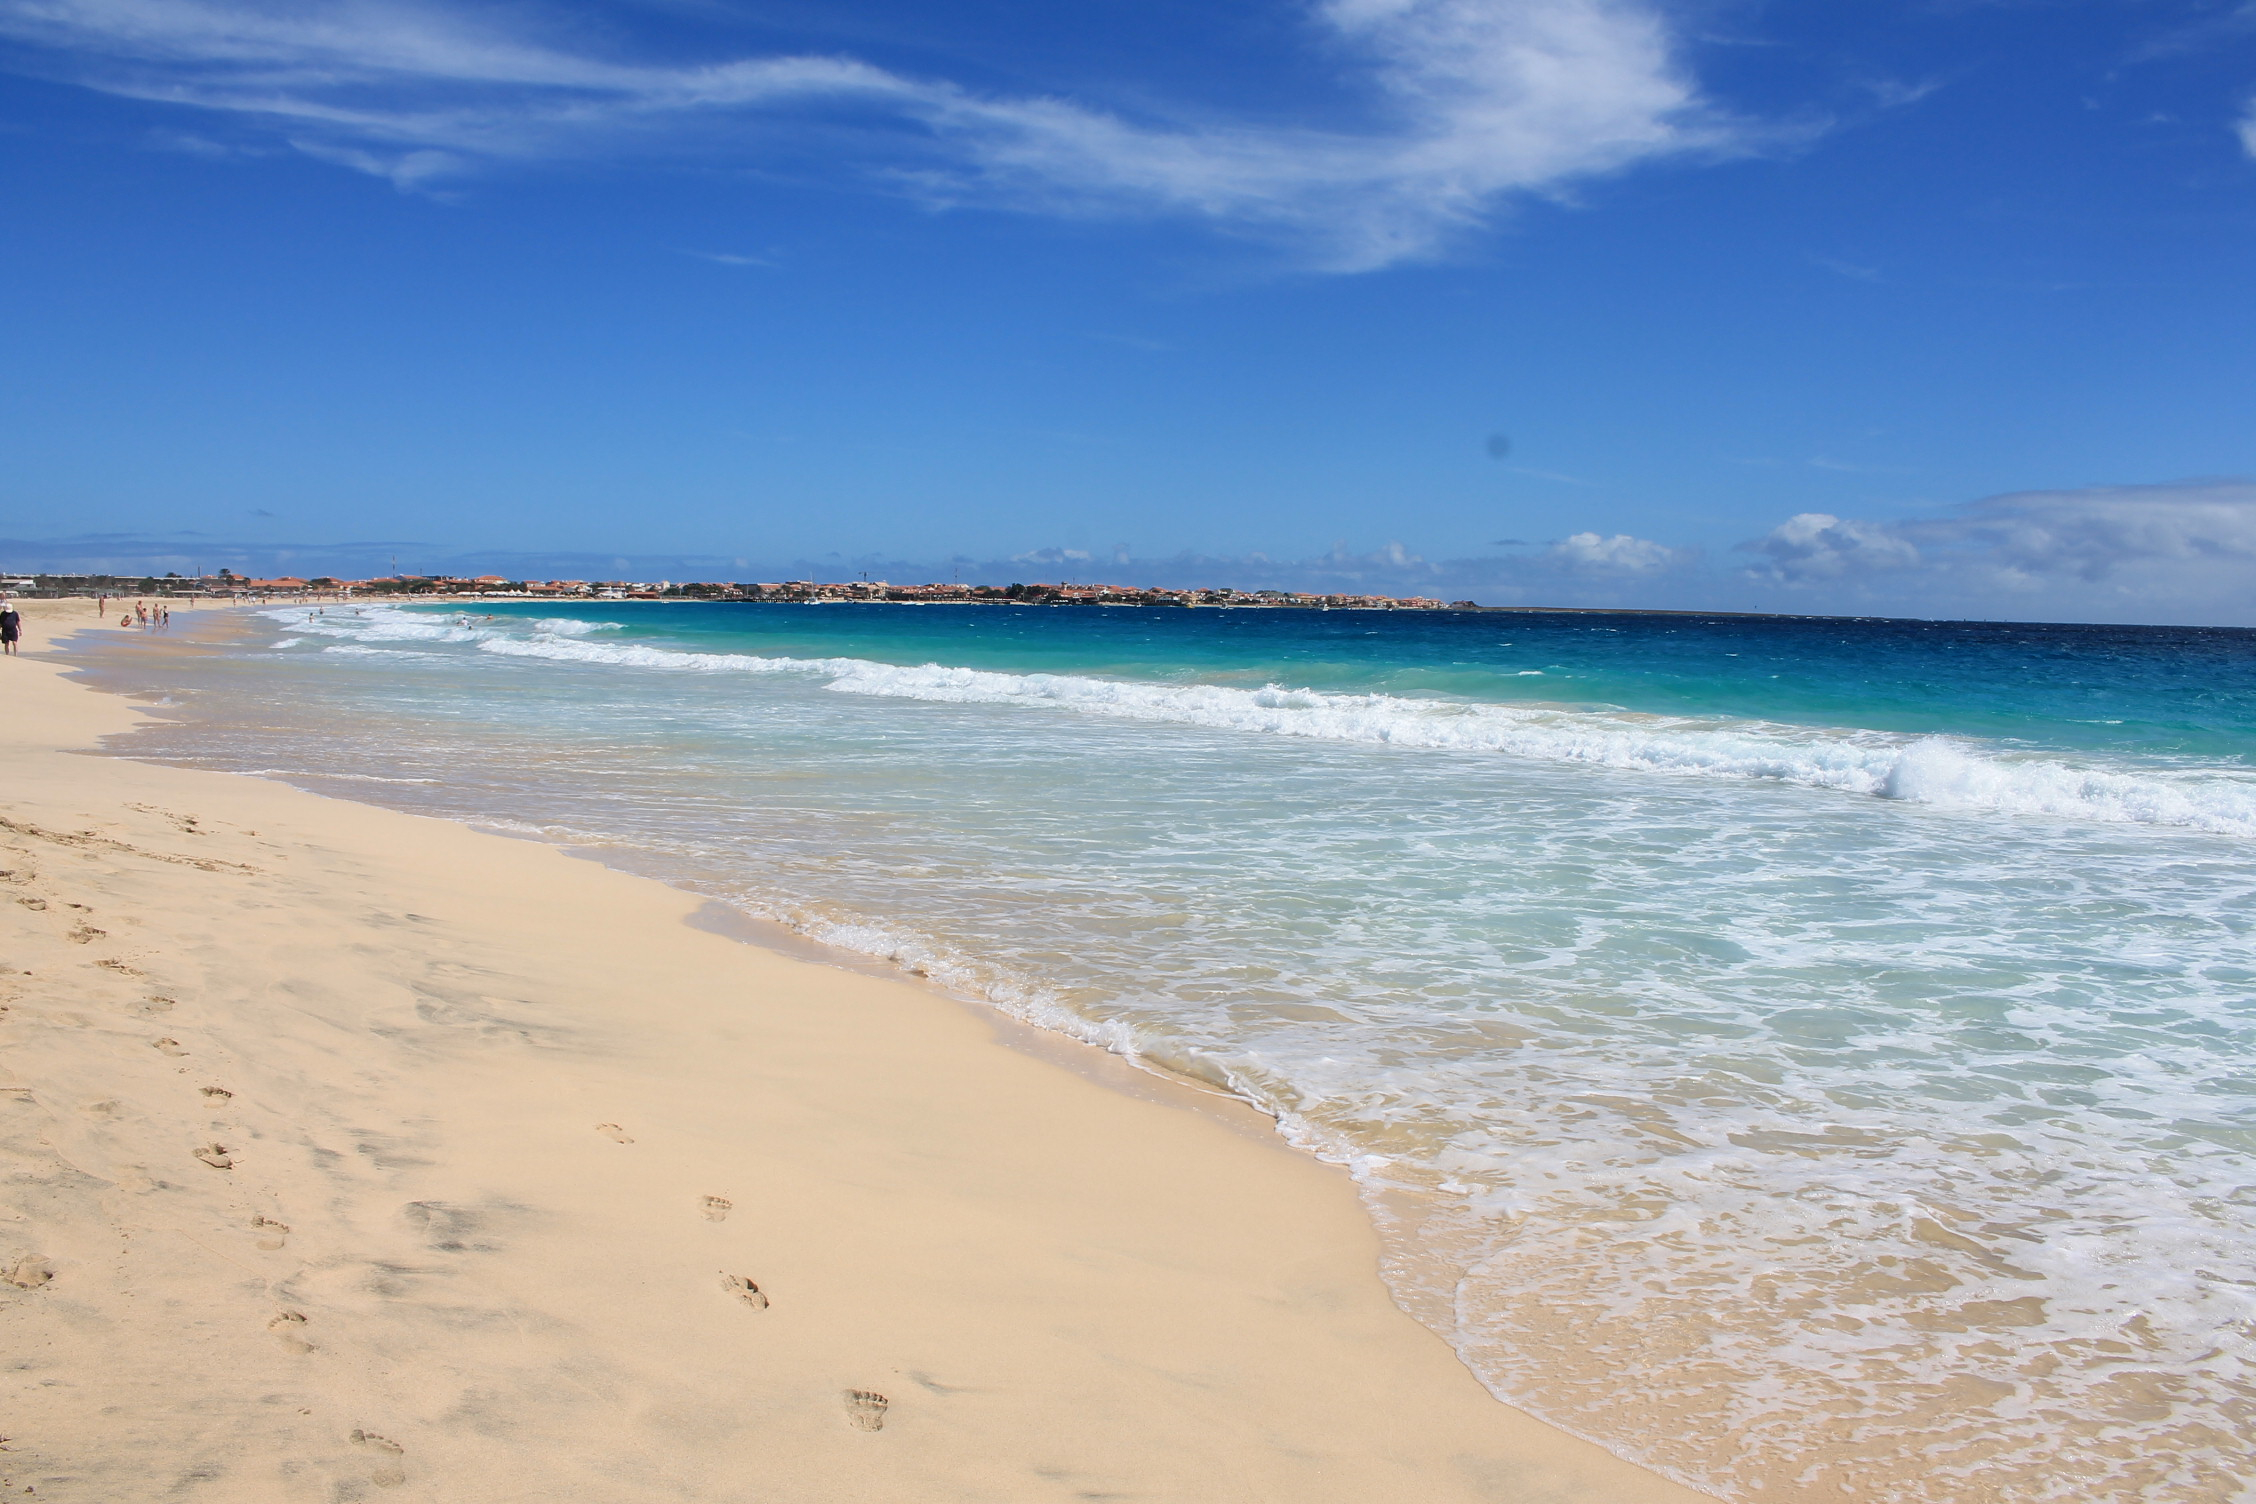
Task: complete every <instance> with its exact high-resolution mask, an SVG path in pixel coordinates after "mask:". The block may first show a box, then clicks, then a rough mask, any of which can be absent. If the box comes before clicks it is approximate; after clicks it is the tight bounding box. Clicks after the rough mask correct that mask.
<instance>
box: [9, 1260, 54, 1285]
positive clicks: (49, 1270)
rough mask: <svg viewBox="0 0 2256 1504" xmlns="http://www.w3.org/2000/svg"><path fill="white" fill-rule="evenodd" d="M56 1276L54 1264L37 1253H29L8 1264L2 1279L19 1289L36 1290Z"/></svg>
mask: <svg viewBox="0 0 2256 1504" xmlns="http://www.w3.org/2000/svg"><path fill="white" fill-rule="evenodd" d="M54 1277H55V1269H54V1266H53V1265H51V1264H49V1263H48V1262H47V1261H46V1260H45V1259H43V1258H41V1257H40V1256H39V1255H38V1254H36V1253H27V1254H25V1255H24V1256H23V1257H22V1258H20V1259H17V1260H16V1261H15V1262H14V1263H13V1264H10V1265H9V1266H8V1270H7V1272H6V1273H5V1274H0V1279H4V1280H6V1281H7V1282H8V1283H9V1284H11V1285H14V1286H15V1287H16V1288H17V1289H19V1290H36V1289H38V1288H39V1287H40V1286H41V1285H44V1284H46V1283H47V1282H48V1281H49V1280H51V1279H53V1278H54Z"/></svg>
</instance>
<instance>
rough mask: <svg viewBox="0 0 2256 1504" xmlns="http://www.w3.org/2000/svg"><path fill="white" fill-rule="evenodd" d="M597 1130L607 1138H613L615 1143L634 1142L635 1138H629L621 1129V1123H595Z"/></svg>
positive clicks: (612, 1140)
mask: <svg viewBox="0 0 2256 1504" xmlns="http://www.w3.org/2000/svg"><path fill="white" fill-rule="evenodd" d="M595 1131H596V1132H598V1133H600V1134H602V1135H603V1136H604V1137H605V1138H607V1139H609V1140H611V1142H612V1143H614V1144H631V1143H633V1142H634V1140H633V1139H631V1138H629V1137H628V1136H627V1135H626V1134H625V1133H623V1132H621V1131H620V1129H619V1125H618V1124H617V1123H598V1124H596V1125H595Z"/></svg>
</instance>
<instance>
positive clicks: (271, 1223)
mask: <svg viewBox="0 0 2256 1504" xmlns="http://www.w3.org/2000/svg"><path fill="white" fill-rule="evenodd" d="M251 1227H252V1229H253V1230H254V1231H256V1232H258V1233H260V1234H262V1236H261V1237H260V1238H259V1240H258V1246H259V1247H260V1248H261V1249H263V1250H265V1251H266V1252H268V1253H273V1252H274V1251H275V1250H276V1249H278V1248H280V1247H282V1245H283V1244H284V1243H286V1242H288V1241H289V1237H290V1224H289V1223H287V1222H277V1221H275V1220H274V1219H273V1218H272V1217H253V1218H251ZM299 1319H300V1320H303V1319H304V1318H303V1317H300V1318H299Z"/></svg>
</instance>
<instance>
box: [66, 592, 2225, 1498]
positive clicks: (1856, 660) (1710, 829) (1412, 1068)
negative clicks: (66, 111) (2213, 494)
mask: <svg viewBox="0 0 2256 1504" xmlns="http://www.w3.org/2000/svg"><path fill="white" fill-rule="evenodd" d="M237 620H238V621H242V622H246V623H247V627H246V630H244V631H241V632H237V633H233V634H220V635H206V636H203V637H198V638H192V639H189V640H187V641H186V642H184V643H175V644H173V646H174V647H175V648H179V649H180V651H171V652H165V653H163V654H162V655H161V661H159V655H157V654H155V653H152V652H151V651H150V649H151V648H152V647H154V646H155V644H154V643H153V642H151V641H150V640H148V639H140V638H122V639H121V638H111V639H107V640H95V639H91V638H88V639H81V640H80V643H79V644H78V645H76V646H74V647H73V648H72V650H71V651H72V654H73V656H74V657H75V658H76V659H78V661H80V662H81V663H83V664H85V665H87V666H88V667H89V668H90V670H92V671H93V672H95V673H96V674H97V675H98V676H99V677H101V678H102V679H103V680H104V681H105V682H107V683H110V684H111V685H113V686H115V687H123V688H128V689H140V690H144V691H146V692H148V693H151V694H158V695H161V697H162V699H161V704H160V706H159V708H160V710H161V714H160V715H159V716H157V717H154V718H152V721H151V724H150V725H149V726H148V727H147V728H145V729H143V730H141V731H139V732H137V733H135V734H134V735H133V736H131V737H129V738H126V739H124V740H122V741H121V742H119V743H117V744H116V747H115V750H118V751H121V752H124V753H126V754H128V755H133V756H141V757H153V758H158V759H162V760H166V761H174V762H180V763H184V764H189V765H194V766H199V767H208V768H218V769H224V770H229V771H234V772H240V773H251V774H258V775H261V776H267V777H276V778H283V779H287V780H289V781H290V782H293V783H296V784H300V785H302V786H304V787H307V788H310V789H315V790H318V791H320V792H323V793H328V794H335V795H338V796H342V797H348V798H354V799H361V800H368V801H372V802H378V803H383V804H387V805H393V806H396V807H400V808H404V809H410V810H416V811H421V812H426V813H432V814H439V815H445V816H449V817H452V818H455V819H460V820H464V821H468V822H471V823H474V824H477V825H480V826H483V827H485V828H489V829H496V830H501V831H506V832H511V833H514V834H518V835H522V836H526V837H530V838H535V839H539V840H544V841H552V842H557V843H560V844H563V845H566V846H570V847H573V848H576V849H581V850H585V851H589V852H591V853H595V854H599V855H601V856H602V857H603V858H604V859H605V860H609V861H612V862H614V863H616V864H617V865H620V866H624V867H629V868H631V869H632V870H636V871H640V872H645V873H649V874H651V875H653V876H658V877H661V878H664V879H665V880H667V881H670V882H673V883H675V884H677V885H679V886H682V887H684V888H688V889H691V890H694V891H696V892H699V893H703V894H705V895H707V896H709V897H711V898H713V899H715V900H717V901H720V902H724V903H727V904H729V905H732V906H734V907H735V908H737V909H740V910H742V911H743V912H745V913H747V914H749V915H752V916H756V917H759V918H763V919H769V920H773V921H777V922H780V923H782V924H785V925H788V926H791V927H792V928H794V929H796V930H798V931H800V932H802V933H804V934H806V935H807V936H809V937H812V938H813V939H816V940H819V941H822V942H824V943H826V944H828V945H830V946H833V947H838V948H841V949H843V950H846V951H850V952H855V953H858V954H860V955H862V956H866V957H870V958H875V959H877V960H880V961H883V962H887V963H890V964H892V965H894V966H897V967H899V968H901V969H902V970H904V971H906V972H909V973H913V974H915V975H918V976H921V977H924V978H927V979H929V980H930V982H931V983H932V984H933V985H936V986H938V987H941V988H944V989H946V990H947V991H950V992H952V993H956V994H958V995H961V996H964V997H967V998H971V999H976V1000H979V1001H982V1002H985V1003H989V1004H992V1005H993V1006H995V1007H998V1008H1001V1009H1003V1010H1005V1011H1007V1012H1009V1013H1011V1014H1014V1015H1016V1016H1018V1017H1019V1018H1022V1019H1025V1020H1028V1021H1031V1022H1033V1023H1036V1024H1039V1025H1042V1026H1044V1027H1047V1028H1051V1029H1056V1030H1061V1031H1064V1032H1066V1033H1069V1034H1072V1035H1075V1036H1078V1037H1080V1038H1082V1039H1086V1040H1089V1041H1092V1042H1095V1043H1098V1044H1102V1045H1104V1046H1105V1047H1107V1048H1109V1049H1112V1050H1115V1051H1117V1052H1119V1053H1121V1054H1123V1055H1126V1056H1129V1057H1130V1058H1132V1059H1135V1060H1138V1061H1140V1062H1143V1063H1145V1064H1148V1065H1150V1066H1153V1067H1154V1068H1158V1069H1164V1070H1166V1071H1170V1072H1175V1073H1179V1074H1182V1075H1186V1076H1190V1077H1194V1078H1196V1079H1198V1080H1200V1081H1203V1082H1207V1083H1210V1084H1212V1085H1214V1086H1217V1087H1220V1088H1222V1089H1225V1090H1227V1091H1230V1092H1232V1093H1235V1094H1236V1095H1238V1096H1241V1097H1243V1098H1244V1099H1246V1100H1247V1101H1249V1102H1252V1103H1254V1104H1256V1105H1258V1106H1259V1107H1261V1108H1262V1109H1263V1110H1264V1111H1267V1112H1269V1113H1271V1114H1273V1115H1274V1116H1275V1118H1276V1120H1277V1123H1278V1127H1279V1131H1280V1132H1282V1133H1283V1134H1285V1135H1286V1136H1287V1137H1288V1138H1290V1139H1291V1140H1292V1141H1293V1142H1294V1143H1296V1144H1299V1145H1302V1146H1304V1147H1305V1148H1307V1149H1308V1150H1309V1151H1311V1152H1313V1153H1316V1154H1319V1155H1321V1156H1323V1157H1325V1158H1327V1159H1330V1160H1333V1161H1335V1162H1337V1163H1338V1164H1340V1165H1342V1166H1344V1167H1346V1169H1347V1170H1348V1171H1349V1173H1351V1174H1352V1175H1353V1176H1354V1178H1355V1180H1356V1182H1357V1183H1358V1185H1359V1186H1360V1187H1361V1189H1362V1192H1363V1194H1364V1197H1365V1200H1366V1202H1367V1204H1368V1205H1369V1206H1370V1208H1371V1211H1372V1214H1373V1216H1374V1218H1375V1219H1376V1220H1377V1223H1378V1226H1379V1228H1380V1231H1381V1233H1382V1236H1383V1239H1384V1242H1385V1247H1386V1250H1387V1251H1386V1265H1385V1270H1384V1272H1385V1275H1386V1277H1387V1279H1388V1281H1389V1282H1390V1284H1391V1287H1392V1289H1393V1290H1394V1293H1395V1296H1396V1298H1397V1300H1398V1301H1399V1302H1400V1303H1401V1304H1402V1305H1403V1307H1404V1308H1405V1309H1406V1310H1408V1311H1409V1312H1410V1313H1411V1314H1413V1315H1414V1316H1416V1317H1417V1318H1419V1319H1420V1320H1421V1321H1423V1322H1425V1323H1426V1324H1427V1325H1428V1326H1430V1327H1431V1328H1433V1329H1434V1330H1435V1331H1437V1332H1439V1333H1440V1334H1441V1335H1442V1336H1443V1337H1445V1338H1446V1339H1447V1340H1448V1341H1449V1342H1450V1343H1452V1344H1453V1345H1454V1346H1455V1348H1456V1349H1457V1351H1458V1352H1459V1353H1460V1354H1462V1355H1463V1357H1464V1360H1465V1361H1466V1363H1467V1364H1468V1365H1470V1366H1471V1367H1472V1369H1473V1370H1474V1371H1475V1372H1476V1373H1478V1374H1479V1375H1480V1377H1481V1378H1482V1380H1483V1381H1484V1382H1485V1383H1487V1384H1488V1385H1489V1387H1490V1388H1491V1389H1492V1390H1493V1391H1494V1392H1495V1393H1496V1394H1497V1395H1498V1396H1499V1397H1500V1398H1503V1399H1505V1400H1507V1401H1509V1402H1510V1403H1512V1404H1514V1405H1518V1406H1520V1407H1522V1408H1523V1409H1526V1410H1528V1411H1530V1412H1532V1413H1534V1414H1536V1415H1538V1416H1541V1417H1543V1418H1544V1419H1546V1420H1549V1421H1551V1422H1553V1423H1555V1424H1557V1425H1560V1426H1562V1427H1565V1428H1566V1429H1568V1430H1571V1431H1574V1432H1576V1433H1578V1434H1580V1435H1583V1436H1586V1437H1589V1438H1591V1439H1593V1440H1596V1441H1598V1442H1600V1443H1602V1444H1603V1445H1605V1446H1607V1447H1609V1448H1611V1449H1613V1450H1614V1451H1616V1452H1619V1453H1621V1454H1622V1455H1624V1456H1628V1457H1631V1458H1634V1459H1636V1460H1639V1461H1641V1462H1644V1463H1646V1464H1648V1465H1650V1466H1653V1467H1656V1468H1658V1469H1660V1470H1662V1471H1664V1472H1666V1473H1668V1474H1670V1475H1671V1476H1674V1477H1676V1478H1679V1479H1681V1480H1683V1481H1685V1482H1688V1483H1691V1484H1693V1485H1695V1486H1698V1487H1702V1488H1706V1489H1708V1490H1710V1491H1712V1492H1715V1493H1717V1494H1719V1495H1722V1496H1724V1497H1727V1498H1733V1499H1787V1498H1792V1499H1827V1498H1847V1499H1856V1500H1875V1501H1877V1500H1887V1501H1921V1504H1924V1501H1936V1504H1941V1501H1951V1504H1968V1501H1986V1500H1996V1501H2015V1504H2019V1501H2037V1500H2070V1499H2073V1500H2078V1501H2085V1504H2102V1501H2105V1504H2113V1501H2131V1500H2138V1501H2156V1504H2161V1501H2170V1504H2176V1501H2197V1500H2199V1501H2208V1500H2217V1501H2223V1500H2232V1499H2246V1498H2249V1497H2251V1496H2252V1489H2256V1442H2252V1440H2251V1438H2252V1437H2256V1403H2252V1402H2256V1371H2252V1369H2251V1358H2252V1356H2256V1226H2252V1223H2256V938H2252V930H2256V632H2251V631H2237V630H2222V629H2193V628H2138V627H2076V626H2025V625H2003V624H1985V623H1927V622H1900V621H1864V620H1843V619H1795V618H1728V617H1702V616H1651V615H1626V614H1624V615H1615V614H1602V613H1538V614H1520V613H1480V612H1376V611H1329V612H1323V611H1306V610H1221V611H1217V610H1180V609H1176V610H1169V609H1138V608H1025V607H919V606H887V605H822V606H782V605H775V606H769V605H727V604H711V605H707V604H686V603H685V604H671V603H635V602H597V603H586V604H576V605H572V606H568V607H558V606H554V605H549V604H540V605H514V604H513V605H484V604H481V605H477V606H474V607H470V608H467V609H446V608H440V607H392V606H364V607H357V608H356V607H337V606H330V607H325V608H306V607H289V608H276V609H270V610H266V611H264V612H262V613H257V614H254V615H251V616H249V617H247V618H237ZM184 624H185V623H184ZM1089 1173H1090V1174H1091V1175H1102V1174H1103V1173H1104V1169H1103V1166H1101V1165H1092V1166H1090V1167H1089ZM1155 1319H1164V1317H1163V1315H1161V1314H1157V1313H1155Z"/></svg>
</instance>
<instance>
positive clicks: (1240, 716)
mask: <svg viewBox="0 0 2256 1504" xmlns="http://www.w3.org/2000/svg"><path fill="white" fill-rule="evenodd" d="M271 614H273V615H275V616H276V617H277V618H278V619H284V620H287V621H289V622H290V624H291V625H292V626H296V627H302V628H308V629H311V630H314V631H326V632H330V633H333V634H335V635H340V636H350V637H354V638H358V639H361V640H363V641H382V642H410V641H417V642H448V643H474V644H475V645H476V646H477V648H478V649H479V650H480V651H483V652H487V653H495V654H500V655H503V656H506V657H515V658H542V659H549V660H552V661H556V662H565V663H586V664H598V665H604V666H608V667H615V668H635V669H649V670H655V671H659V672H664V673H693V674H789V675H799V676H806V677H811V678H827V679H828V680H829V682H828V684H827V685H826V686H825V687H826V688H828V689H831V690H835V691H837V692H839V693H841V694H860V695H874V696H883V697H888V698H894V699H911V700H927V701H940V702H946V703H951V704H966V705H1016V706H1023V707H1029V708H1047V709H1059V710H1068V711H1072V712H1075V713H1077V714H1082V715H1095V716H1104V717H1108V718H1111V719H1118V720H1131V721H1144V722H1152V723H1159V724H1169V725H1182V726H1201V727H1207V728H1210V729H1214V730H1226V731H1246V732H1257V733H1261V734H1264V735H1271V736H1292V737H1304V738H1308V739H1311V740H1318V741H1336V742H1357V743H1364V744H1375V745H1384V746H1394V747H1412V748H1421V749H1429V750H1436V751H1454V752H1494V753H1503V754H1506V755H1510V756H1514V757H1525V758H1529V759H1533V760H1536V761H1542V762H1553V763H1577V764H1584V765H1589V766H1596V767H1606V768H1618V769H1622V770H1625V771H1632V772H1644V773H1659V774H1668V775H1674V776H1680V777H1695V778H1713V779H1740V780H1749V781H1761V782H1775V783H1788V784H1795V785H1799V786H1801V787H1805V788H1815V789H1828V790H1834V791H1837V792H1841V793H1850V794H1860V795H1865V796H1868V797H1872V798H1880V799H1892V800H1901V801H1903V802H1906V803H1911V804H1919V805H1925V806H1931V807H1937V808H1946V809H1961V810H1971V811H1984V812H1991V813H1998V814H2012V815H2039V816H2049V817H2054V818H2066V819H2080V820H2101V821H2108V822H2113V823H2118V824H2128V825H2146V826H2161V827H2169V828H2174V829H2182V830H2195V831H2202V832H2206V833H2209V834H2215V835H2232V836H2256V775H2252V774H2249V773H2246V772H2242V771H2240V770H2235V769H2225V768H2215V767H2206V768H2201V767H2196V768H2168V767H2135V766H2123V765H2117V766H2114V767H2109V766H2104V765H2100V764H2097V763H2091V764H2079V763H2075V762H2070V761H2066V760H2063V759H2061V758H2059V757H2057V756H2051V757H2048V756H2043V755H2039V754H2019V753H2012V752H2008V751H2004V750H2002V749H1998V748H1996V747H1994V746H1985V745H1983V744H1981V743H1979V742H1976V741H1973V740H1970V739H1967V738H1960V737H1950V736H1920V737H1910V736H1902V735H1897V734H1892V733H1887V732H1878V731H1855V730H1848V731H1825V730H1814V729H1811V728H1808V727H1800V726H1789V725H1783V724H1779V723H1776V722H1769V721H1758V720H1725V719H1702V718H1698V717H1690V716H1680V717H1670V716H1657V715H1645V714H1639V713H1636V712H1631V711H1621V710H1595V711H1593V710H1572V709H1564V708H1559V707H1553V706H1541V705H1496V704H1477V703H1468V702H1462V701H1449V700H1427V699H1415V698H1409V697H1405V696H1398V695H1386V694H1362V695H1357V694H1336V693H1329V692H1325V691H1320V690H1312V689H1287V688H1284V687H1281V686H1278V685H1270V686H1268V687H1266V688H1263V689H1240V688H1234V687H1231V686H1226V685H1219V684H1156V683H1149V682H1141V681H1135V680H1119V679H1096V678H1089V677H1086V676H1083V675H1078V674H1010V673H998V672H995V671H992V670H987V669H974V668H962V667H955V666H951V665H948V664H940V663H926V664H919V665H915V666H907V665H900V664H890V663H878V662H874V661H872V660H870V659H866V658H789V657H767V656H762V655H759V654H752V653H701V652H688V651H683V650H681V649H676V648H662V647H652V646H648V645H645V644H640V643H609V642H591V641H587V640H586V637H587V636H588V635H589V634H591V633H594V632H597V631H603V630H611V629H616V628H618V627H619V626H620V625H621V624H620V623H617V622H583V621H577V620H571V619H567V618H546V619H542V620H538V621H534V622H529V623H525V624H524V625H525V626H526V627H529V628H531V633H530V635H526V634H525V633H524V632H523V631H521V630H512V629H511V628H514V627H515V626H516V624H515V623H511V624H509V626H508V627H500V628H497V627H486V626H462V625H458V624H456V623H454V622H452V621H449V620H435V619H434V618H433V617H431V616H430V615H428V614H425V615H420V616H418V615H414V614H411V613H408V612H405V611H399V610H396V609H393V608H382V607H379V608H376V609H374V610H372V611H370V612H368V613H367V614H366V615H363V616H359V617H336V616H331V617H323V618H314V619H312V620H308V619H307V618H306V617H305V615H304V614H303V613H302V612H299V611H291V612H287V613H284V612H276V613H271ZM560 627H562V628H565V630H559V628H560ZM327 651H329V652H332V653H352V652H362V653H367V652H377V651H381V649H375V648H365V647H362V648H356V647H354V646H352V645H349V644H340V645H337V646H334V647H331V648H329V649H328V650H327Z"/></svg>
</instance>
